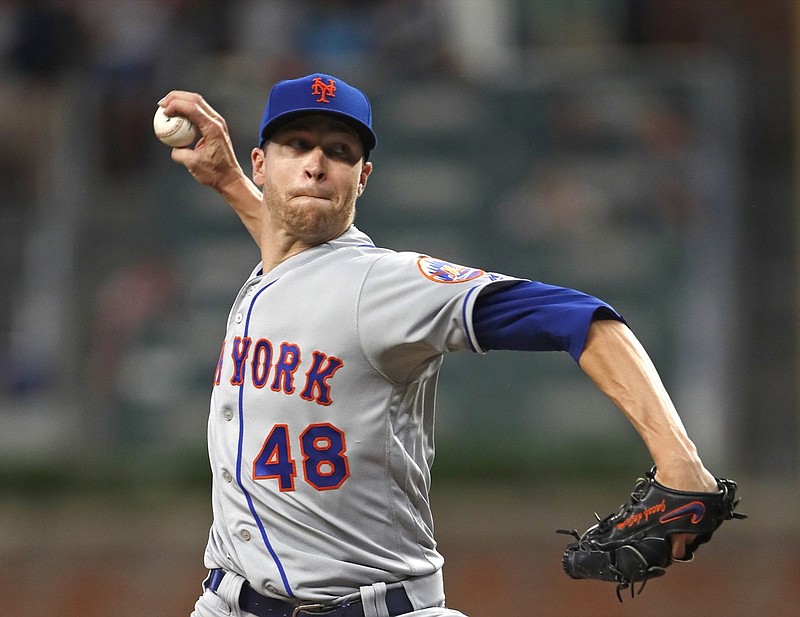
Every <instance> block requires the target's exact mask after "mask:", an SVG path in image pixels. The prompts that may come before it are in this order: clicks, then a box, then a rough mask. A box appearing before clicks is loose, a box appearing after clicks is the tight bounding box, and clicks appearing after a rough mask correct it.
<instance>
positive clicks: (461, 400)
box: [0, 0, 800, 617]
mask: <svg viewBox="0 0 800 617" xmlns="http://www.w3.org/2000/svg"><path fill="white" fill-rule="evenodd" d="M799 25H800V6H798V3H797V2H794V1H791V0H764V1H758V0H727V1H724V0H373V1H369V0H361V1H357V0H231V1H229V2H223V1H221V0H220V1H213V0H196V1H193V0H156V1H149V0H105V1H101V0H97V1H91V0H84V1H81V0H38V1H33V0H31V1H24V2H23V1H13V0H5V1H3V2H0V229H2V242H0V255H2V260H1V261H0V284H2V293H0V424H1V425H2V430H0V597H2V599H3V600H2V605H3V606H4V609H3V611H2V612H3V613H4V614H6V610H8V613H7V614H9V615H15V616H16V617H24V616H28V615H31V616H32V615H41V614H44V613H49V612H53V613H57V614H65V615H70V616H71V615H76V616H77V615H80V616H81V617H94V616H95V615H97V616H110V615H114V616H117V617H123V616H126V615H131V616H133V615H142V614H158V615H162V616H167V617H171V616H173V615H174V616H179V615H188V614H189V612H190V610H191V606H192V604H193V601H194V598H195V597H196V595H197V594H198V593H199V589H200V587H199V584H200V581H201V580H202V578H203V575H204V573H203V568H202V550H203V547H204V542H205V536H206V533H207V528H208V525H209V522H210V512H209V511H210V506H209V505H208V499H207V492H208V479H209V473H208V464H207V459H206V454H205V443H204V439H205V423H206V413H207V405H208V395H209V391H210V383H211V377H212V373H213V369H214V366H215V363H216V358H217V355H218V351H219V342H220V341H221V339H222V337H223V334H224V330H223V327H224V319H225V316H226V315H227V311H228V308H229V303H230V302H231V301H232V299H233V297H234V295H235V293H236V291H237V290H238V288H239V284H240V282H241V281H242V280H243V279H244V277H246V276H247V274H248V273H249V272H250V270H251V268H252V266H253V265H254V263H255V262H256V261H257V260H258V255H257V253H256V251H255V248H254V246H253V245H252V243H251V242H250V241H249V239H248V236H247V235H246V233H245V232H244V231H243V230H242V229H240V227H239V225H238V221H237V219H236V217H235V215H233V214H232V213H231V212H230V211H229V210H228V209H227V207H226V206H225V205H224V204H223V203H222V202H221V200H220V199H219V198H218V197H217V196H216V195H215V194H214V193H212V192H211V191H208V190H205V189H202V188H201V187H198V186H196V185H195V184H194V183H193V181H192V180H191V178H190V177H189V176H188V174H187V173H186V172H185V170H184V169H183V168H180V167H178V166H176V165H175V164H173V163H172V162H171V160H170V157H169V149H168V148H167V147H165V146H163V145H162V144H160V143H159V142H157V141H156V139H155V138H154V137H153V135H152V126H151V119H152V115H153V113H154V111H155V104H156V101H158V99H159V98H161V96H163V95H164V94H166V92H168V91H169V90H171V89H186V90H194V91H198V92H200V93H202V94H203V95H204V96H205V97H206V98H207V100H208V101H209V102H210V103H211V104H212V105H213V106H214V107H215V108H216V109H218V110H219V111H220V112H221V113H222V114H223V115H224V116H225V117H226V118H227V120H228V123H229V125H230V127H231V131H232V135H233V139H234V144H235V145H236V147H237V154H238V155H239V157H240V159H241V161H242V163H243V166H245V169H247V168H248V165H249V151H250V148H251V147H252V146H254V145H255V140H256V137H257V136H256V131H257V126H258V122H259V120H260V117H261V113H262V109H263V104H264V102H265V100H266V96H267V93H268V91H269V88H270V87H271V85H272V83H273V82H274V81H275V80H277V79H281V78H285V77H293V76H298V75H301V74H305V73H308V72H312V71H317V70H321V71H325V72H331V73H334V74H337V75H340V76H341V77H342V78H344V79H347V80H348V81H350V82H351V83H354V84H356V85H358V86H360V87H362V88H363V89H364V90H365V91H366V92H367V93H368V94H369V95H370V97H371V98H372V100H373V106H374V113H375V125H376V130H377V133H378V135H379V140H380V143H379V146H378V148H377V150H376V151H375V153H374V155H373V157H372V160H373V161H374V163H375V166H376V171H375V173H374V174H373V176H372V178H371V181H370V186H369V190H368V191H367V192H366V193H365V195H364V197H363V198H362V199H361V200H360V202H359V212H358V218H357V224H358V225H359V226H360V227H361V228H362V229H363V230H365V231H367V232H368V233H369V234H370V235H371V236H372V237H373V239H374V240H375V241H376V242H377V243H379V244H383V245H386V246H390V247H392V248H396V249H413V250H419V251H423V252H427V253H429V254H433V255H436V256H439V257H444V258H448V259H451V260H453V261H457V262H461V263H465V264H469V265H474V266H480V267H483V268H486V269H489V270H496V271H499V272H505V273H509V274H515V275H520V276H525V277H529V278H534V279H538V280H543V281H546V282H551V283H556V284H562V285H567V286H572V287H577V288H579V289H582V290H584V291H587V292H589V293H593V294H595V295H598V296H600V297H603V298H604V299H607V300H608V301H609V302H611V303H612V304H613V305H614V306H615V307H616V308H617V309H618V310H619V311H620V312H622V313H623V314H624V315H625V316H626V318H627V320H628V322H629V323H630V324H631V326H632V327H633V329H634V330H635V331H636V332H637V334H638V335H639V337H640V339H641V340H642V341H643V342H644V344H645V346H646V347H647V348H648V350H649V351H650V352H651V354H652V356H653V357H654V359H655V361H656V364H657V365H658V367H659V369H660V371H661V373H662V376H663V378H664V380H665V382H666V383H667V385H668V388H669V389H670V391H671V392H672V394H673V396H674V398H675V400H676V402H677V404H678V408H679V410H680V411H681V413H682V415H683V417H684V419H685V422H686V424H687V425H688V427H689V429H690V432H691V434H692V435H693V437H694V438H695V440H696V442H697V443H698V445H699V447H700V449H701V452H702V453H703V455H704V458H705V460H706V463H707V464H708V466H709V467H710V468H711V469H712V470H713V471H714V472H715V473H718V474H722V475H729V476H731V477H734V478H736V479H738V480H740V484H741V485H742V494H743V496H744V497H745V501H744V502H743V505H742V510H743V511H745V512H748V513H749V514H751V519H750V520H749V521H748V522H746V523H739V524H736V523H732V524H731V525H729V526H726V528H725V529H723V530H722V531H721V532H720V536H719V539H718V540H716V541H715V542H714V543H712V544H710V545H709V546H708V547H704V549H703V550H702V551H701V552H700V554H699V556H698V563H696V564H695V565H692V566H688V567H676V568H672V569H671V571H670V573H669V576H667V577H666V578H665V579H662V580H661V581H658V582H654V583H651V585H650V586H649V587H648V589H647V591H646V593H645V594H644V595H643V596H642V597H641V598H638V599H637V600H636V601H634V602H628V603H626V604H624V605H621V606H620V605H618V604H617V602H616V599H615V598H614V595H613V590H612V588H611V586H607V585H606V586H603V585H602V584H594V583H591V582H574V581H571V580H569V579H568V578H567V577H565V576H564V575H563V574H562V573H561V571H560V564H559V559H560V552H561V547H562V546H563V544H564V539H563V537H560V538H559V537H555V534H553V533H552V532H553V530H555V529H556V528H557V527H572V526H574V527H579V528H582V527H585V526H587V525H588V524H590V522H591V521H590V520H589V519H590V517H591V512H592V511H593V510H598V511H601V513H603V512H604V511H605V510H608V511H610V510H611V509H613V508H614V507H616V505H617V504H618V502H619V501H620V499H622V498H623V497H624V496H625V495H626V494H627V491H628V490H629V489H630V487H631V485H632V481H633V479H634V478H635V477H636V474H639V473H641V472H642V471H643V470H644V469H645V468H646V466H647V465H649V461H648V457H647V453H646V452H645V451H644V450H643V448H642V446H641V445H640V444H639V442H638V440H637V438H636V437H635V435H634V434H633V433H632V431H631V429H630V428H629V427H628V425H627V424H626V423H625V421H624V420H623V419H622V418H621V415H620V414H619V413H618V412H616V410H614V409H613V407H612V406H611V405H610V404H609V403H608V402H607V401H605V400H604V399H603V398H602V396H601V395H599V394H598V393H597V392H595V391H594V389H593V387H592V386H591V385H590V383H589V382H588V380H587V379H586V378H585V376H584V375H583V374H582V373H581V372H580V371H579V370H578V369H577V368H576V367H575V366H574V363H573V362H572V361H571V360H570V359H569V358H568V357H567V356H566V354H540V355H531V354H528V355H523V354H511V353H509V354H505V353H496V352H493V353H491V354H489V355H488V356H487V357H482V358H479V357H474V356H471V355H468V354H464V355H463V357H462V356H455V357H451V358H448V361H447V362H446V363H445V370H444V374H443V376H442V383H441V388H440V405H439V415H438V427H437V430H438V434H437V440H438V445H439V450H438V456H437V463H436V465H435V468H434V477H435V488H434V495H433V498H434V506H435V509H436V511H437V517H438V518H437V522H438V528H439V537H440V542H441V544H442V549H443V552H444V553H445V556H446V558H447V560H448V566H447V567H446V573H447V574H446V579H447V585H448V593H449V598H450V601H451V604H452V605H453V606H454V607H456V608H461V609H462V610H464V611H465V612H467V613H469V614H470V615H471V616H472V617H494V616H498V615H504V616H507V617H515V616H518V615H519V616H526V617H528V616H531V615H565V614H575V615H578V614H580V615H589V616H598V615H632V614H634V611H636V612H637V613H639V612H641V611H644V612H646V613H648V614H650V615H652V616H657V615H672V614H675V613H677V612H680V614H682V615H697V616H707V615H718V614H723V613H724V614H727V615H731V616H732V617H735V616H737V615H793V614H796V611H797V607H798V605H800V595H798V594H800V591H798V589H800V561H798V554H800V551H798V549H800V534H798V529H799V528H800V523H798V520H800V517H798V515H800V504H799V503H798V502H800V499H799V498H798V497H799V495H798V469H799V468H800V460H799V459H798V453H799V452H800V440H799V439H798V435H799V434H800V433H799V431H798V417H799V414H798V393H799V391H798V384H797V373H798V362H797V359H798V331H797V312H798V289H797V280H798V272H797V269H798V268H797V265H798V258H797V238H798V223H797V218H796V213H795V211H796V207H797V191H798V184H797V181H798V175H797V170H798V167H797V163H796V158H797V152H796V150H797V135H798V133H797V118H796V109H797V94H796V92H797V84H798V82H797V78H798V66H800V65H799V64H798V57H797V40H798V32H800V30H799V29H798V26H799ZM590 486H591V488H589V487H590Z"/></svg>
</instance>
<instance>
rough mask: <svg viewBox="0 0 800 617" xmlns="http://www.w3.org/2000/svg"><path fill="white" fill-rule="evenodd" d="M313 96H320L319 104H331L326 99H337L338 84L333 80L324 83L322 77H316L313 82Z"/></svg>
mask: <svg viewBox="0 0 800 617" xmlns="http://www.w3.org/2000/svg"><path fill="white" fill-rule="evenodd" d="M311 94H314V95H316V96H318V97H319V98H318V99H317V103H330V101H329V100H328V99H327V98H326V97H329V96H330V97H333V98H335V97H336V82H335V81H333V80H332V79H329V80H328V83H327V84H326V83H324V82H323V81H322V78H321V77H315V78H314V81H313V82H311Z"/></svg>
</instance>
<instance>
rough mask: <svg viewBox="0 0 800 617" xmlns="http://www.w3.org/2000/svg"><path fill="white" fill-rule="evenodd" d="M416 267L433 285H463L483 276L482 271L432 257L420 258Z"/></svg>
mask: <svg viewBox="0 0 800 617" xmlns="http://www.w3.org/2000/svg"><path fill="white" fill-rule="evenodd" d="M417 266H419V270H420V272H422V274H423V276H424V277H425V278H427V279H430V280H431V281H433V282H434V283H464V282H466V281H471V280H472V279H476V278H478V277H479V276H483V270H479V269H477V268H469V267H467V266H459V265H458V264H454V263H451V262H449V261H444V260H442V259H435V258H433V257H426V256H423V257H420V258H419V259H418V260H417Z"/></svg>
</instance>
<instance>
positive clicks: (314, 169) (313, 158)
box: [305, 148, 325, 181]
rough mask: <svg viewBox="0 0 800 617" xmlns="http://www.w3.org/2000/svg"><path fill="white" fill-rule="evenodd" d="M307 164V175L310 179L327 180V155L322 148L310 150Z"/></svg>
mask: <svg viewBox="0 0 800 617" xmlns="http://www.w3.org/2000/svg"><path fill="white" fill-rule="evenodd" d="M305 163H306V164H305V174H306V177H307V178H308V179H310V180H317V181H320V180H324V179H325V153H324V152H323V151H322V148H314V149H313V150H310V151H309V152H308V155H307V156H306V162H305Z"/></svg>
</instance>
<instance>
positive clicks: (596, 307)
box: [472, 281, 625, 362]
mask: <svg viewBox="0 0 800 617" xmlns="http://www.w3.org/2000/svg"><path fill="white" fill-rule="evenodd" d="M595 319H615V320H618V321H621V322H623V323H624V322H625V320H624V319H623V318H622V317H621V316H620V315H619V313H617V312H616V311H615V310H614V309H613V308H612V307H611V306H609V305H608V304H606V303H605V302H603V301H602V300H600V299H598V298H595V297H594V296H590V295H588V294H585V293H583V292H580V291H576V290H574V289H568V288H566V287H556V286H554V285H546V284H544V283H539V282H536V281H523V282H520V283H516V284H514V285H511V286H508V287H500V288H499V289H496V288H492V287H489V288H486V290H485V291H484V292H483V293H481V294H480V295H479V296H478V298H477V299H476V301H475V307H474V309H473V312H472V325H473V328H474V331H475V338H476V339H477V341H478V344H479V345H480V347H481V348H482V349H484V350H485V351H488V350H490V349H509V350H517V351H566V352H568V353H569V355H570V356H572V358H573V359H574V360H575V361H576V362H577V361H578V359H579V358H580V356H581V353H583V348H584V346H585V345H586V337H587V336H588V335H589V326H590V325H591V323H592V321H594V320H595Z"/></svg>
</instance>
